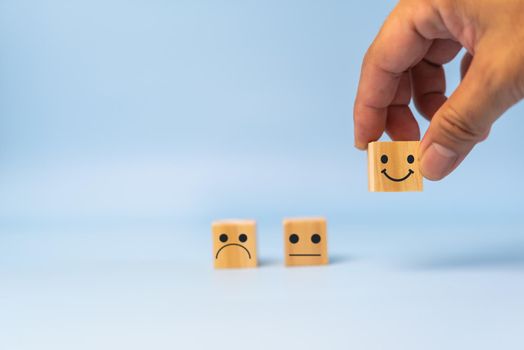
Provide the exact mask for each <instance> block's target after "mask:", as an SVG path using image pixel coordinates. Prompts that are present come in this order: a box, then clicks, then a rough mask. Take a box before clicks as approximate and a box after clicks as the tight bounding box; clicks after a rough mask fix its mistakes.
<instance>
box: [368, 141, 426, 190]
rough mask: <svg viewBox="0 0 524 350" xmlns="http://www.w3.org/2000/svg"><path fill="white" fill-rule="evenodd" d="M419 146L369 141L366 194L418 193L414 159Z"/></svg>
mask: <svg viewBox="0 0 524 350" xmlns="http://www.w3.org/2000/svg"><path fill="white" fill-rule="evenodd" d="M419 144H420V142H419V141H395V142H371V143H370V144H369V145H368V179H369V191H371V192H408V191H422V189H423V187H422V174H421V173H420V169H419V162H418V158H417V154H418V146H419Z"/></svg>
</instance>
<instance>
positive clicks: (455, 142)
mask: <svg viewBox="0 0 524 350" xmlns="http://www.w3.org/2000/svg"><path fill="white" fill-rule="evenodd" d="M493 62H504V61H498V60H496V59H495V60H494V59H493V55H491V60H486V61H484V60H483V58H482V57H481V55H480V54H479V55H477V56H476V57H475V58H474V59H473V61H472V62H471V65H470V67H469V70H468V72H467V74H466V76H465V77H464V80H463V81H462V82H461V83H460V85H459V86H458V87H457V89H456V90H455V92H454V93H453V94H452V95H451V96H450V98H449V99H448V100H447V101H446V102H445V103H444V104H443V105H442V106H441V107H440V109H439V110H438V111H437V112H436V113H435V115H434V116H433V118H432V120H431V123H430V125H429V128H428V130H427V132H426V134H425V135H424V138H423V139H422V141H421V144H420V148H419V157H420V170H421V172H422V175H424V177H426V178H427V179H429V180H440V179H442V178H444V177H446V176H447V175H448V174H449V173H451V172H452V171H453V170H454V169H455V168H456V167H457V166H458V165H459V164H460V163H461V162H462V161H463V160H464V158H465V157H466V156H467V155H468V153H469V152H470V151H471V150H472V148H473V147H474V146H475V145H476V144H477V143H478V142H480V141H482V140H484V139H485V138H486V137H487V135H488V133H489V130H490V128H491V125H492V124H493V122H494V121H495V120H496V119H497V118H498V117H499V116H500V115H501V114H502V113H503V112H504V111H505V110H506V109H508V108H509V107H510V106H511V105H513V104H514V103H516V102H517V101H518V98H516V95H517V94H516V93H515V92H514V91H515V89H513V88H514V86H512V84H511V81H514V80H515V77H510V76H508V75H509V74H508V73H507V72H503V71H502V70H506V69H505V67H504V65H499V66H494V65H493ZM506 67H507V66H506Z"/></svg>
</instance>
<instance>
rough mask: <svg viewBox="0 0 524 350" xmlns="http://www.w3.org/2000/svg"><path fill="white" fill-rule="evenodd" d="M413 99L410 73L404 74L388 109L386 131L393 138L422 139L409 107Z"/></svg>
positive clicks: (404, 139)
mask: <svg viewBox="0 0 524 350" xmlns="http://www.w3.org/2000/svg"><path fill="white" fill-rule="evenodd" d="M410 101H411V78H410V73H409V72H405V73H403V74H402V76H401V78H400V81H399V84H398V88H397V93H396V95H395V97H394V98H393V101H392V102H391V105H390V106H389V107H388V109H387V118H386V132H387V134H388V135H389V137H391V139H392V140H403V141H416V140H419V139H420V129H419V126H418V123H417V121H416V120H415V116H414V115H413V113H412V112H411V110H410V108H409V103H410Z"/></svg>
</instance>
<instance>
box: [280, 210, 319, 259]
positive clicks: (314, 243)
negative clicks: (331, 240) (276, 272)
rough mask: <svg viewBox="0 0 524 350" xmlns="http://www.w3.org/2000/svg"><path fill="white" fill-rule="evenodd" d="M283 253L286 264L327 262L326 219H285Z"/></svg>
mask: <svg viewBox="0 0 524 350" xmlns="http://www.w3.org/2000/svg"><path fill="white" fill-rule="evenodd" d="M284 254H285V261H286V265H287V266H300V265H325V264H327V263H328V262H329V257H328V252H327V231H326V220H325V219H323V218H297V219H285V220H284Z"/></svg>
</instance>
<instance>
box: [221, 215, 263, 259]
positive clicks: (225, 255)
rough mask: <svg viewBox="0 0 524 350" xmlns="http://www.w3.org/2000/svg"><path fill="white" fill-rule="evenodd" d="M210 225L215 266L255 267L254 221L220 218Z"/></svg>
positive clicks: (255, 237)
mask: <svg viewBox="0 0 524 350" xmlns="http://www.w3.org/2000/svg"><path fill="white" fill-rule="evenodd" d="M211 227H212V235H213V237H212V238H213V261H214V265H215V268H217V269H224V268H241V267H257V242H256V239H257V236H256V222H255V221H253V220H221V221H215V222H213V224H212V225H211Z"/></svg>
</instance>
